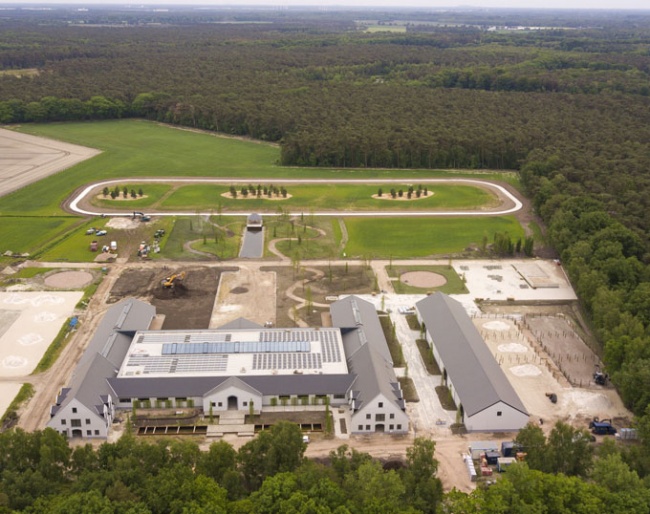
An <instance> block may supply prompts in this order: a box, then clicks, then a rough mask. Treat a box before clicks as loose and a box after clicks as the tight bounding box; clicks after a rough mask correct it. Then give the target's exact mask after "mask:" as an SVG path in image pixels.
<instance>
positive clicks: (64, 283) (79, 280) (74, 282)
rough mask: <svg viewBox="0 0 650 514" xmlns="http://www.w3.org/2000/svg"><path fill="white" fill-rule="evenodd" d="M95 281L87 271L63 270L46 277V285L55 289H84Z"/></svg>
mask: <svg viewBox="0 0 650 514" xmlns="http://www.w3.org/2000/svg"><path fill="white" fill-rule="evenodd" d="M92 281H93V274H92V273H89V272H87V271H62V272H61V273H54V274H53V275H48V276H47V277H45V281H44V282H45V285H46V286H47V287H53V288H55V289H82V288H83V287H85V286H87V285H88V284H90V283H91V282H92Z"/></svg>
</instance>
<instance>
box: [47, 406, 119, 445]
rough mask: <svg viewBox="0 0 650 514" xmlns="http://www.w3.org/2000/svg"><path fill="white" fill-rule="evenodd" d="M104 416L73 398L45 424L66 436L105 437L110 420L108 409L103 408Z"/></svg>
mask: <svg viewBox="0 0 650 514" xmlns="http://www.w3.org/2000/svg"><path fill="white" fill-rule="evenodd" d="M104 412H105V415H107V417H106V418H103V417H101V416H99V415H98V414H97V413H96V412H94V411H92V410H90V409H89V408H88V407H86V406H85V405H84V404H83V403H81V402H80V401H79V400H76V399H73V400H71V401H70V403H68V404H67V405H66V406H65V407H62V408H61V409H59V411H58V412H57V413H56V414H55V415H54V416H53V417H52V419H50V421H49V422H48V424H47V426H48V427H50V428H53V429H54V430H56V431H57V432H59V433H60V434H63V435H65V436H66V437H68V438H73V437H84V438H93V437H98V438H99V437H101V438H104V439H105V438H106V437H107V435H108V427H109V426H110V424H111V422H112V416H111V413H110V409H108V407H106V406H105V408H104Z"/></svg>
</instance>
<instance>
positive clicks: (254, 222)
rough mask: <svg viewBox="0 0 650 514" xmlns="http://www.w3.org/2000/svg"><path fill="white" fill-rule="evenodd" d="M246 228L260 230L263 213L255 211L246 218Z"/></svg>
mask: <svg viewBox="0 0 650 514" xmlns="http://www.w3.org/2000/svg"><path fill="white" fill-rule="evenodd" d="M246 228H247V229H248V230H260V229H261V228H262V215H261V214H257V213H255V212H254V213H252V214H249V215H248V219H247V220H246Z"/></svg>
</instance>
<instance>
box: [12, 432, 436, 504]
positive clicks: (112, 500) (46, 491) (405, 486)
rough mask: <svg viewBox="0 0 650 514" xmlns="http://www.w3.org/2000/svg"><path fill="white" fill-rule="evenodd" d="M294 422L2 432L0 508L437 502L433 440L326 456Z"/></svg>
mask: <svg viewBox="0 0 650 514" xmlns="http://www.w3.org/2000/svg"><path fill="white" fill-rule="evenodd" d="M305 447H306V445H305V444H304V443H303V442H302V434H301V432H300V429H299V427H298V426H297V425H295V424H292V423H285V422H282V423H279V424H277V425H275V426H274V427H273V428H271V429H270V430H268V431H263V432H261V433H260V434H258V435H257V437H256V438H255V439H253V440H251V441H249V442H248V443H246V444H245V445H244V446H242V447H241V448H240V449H239V450H235V449H233V447H232V446H230V445H229V444H228V443H225V442H223V441H220V442H216V443H213V444H211V445H210V448H209V450H208V451H207V452H201V451H200V450H199V448H198V445H197V444H196V443H194V442H192V441H171V440H160V441H157V442H155V443H148V442H145V441H140V440H137V439H135V438H134V436H132V435H130V434H126V435H125V436H123V437H122V438H121V439H120V440H119V441H118V442H117V443H105V444H102V445H101V446H100V447H99V448H98V449H97V450H93V448H92V447H91V446H90V445H86V446H76V447H75V448H74V449H72V448H70V447H69V446H68V443H67V441H66V440H65V439H64V438H63V437H62V436H61V435H60V434H58V433H57V432H55V431H53V430H51V429H46V430H45V431H43V432H34V433H31V434H29V433H25V432H23V431H21V430H15V431H8V432H5V433H2V434H0V450H1V451H0V512H7V513H8V512H31V513H41V512H42V513H48V514H52V513H65V514H74V513H93V514H94V513H98V512H102V513H132V514H136V513H137V514H140V513H142V514H144V513H188V512H192V513H203V512H205V513H226V512H228V513H240V514H243V513H249V512H250V513H253V512H296V513H298V512H302V513H310V512H318V513H328V512H336V513H338V514H344V513H366V512H411V513H416V512H422V513H432V512H436V510H437V508H438V506H439V504H440V502H441V501H442V487H441V484H440V481H439V480H438V479H437V478H436V472H437V461H436V460H435V458H434V450H435V444H434V443H433V442H432V441H430V440H426V439H416V440H415V441H414V443H413V446H412V447H410V448H409V449H408V450H407V455H406V463H405V465H404V466H403V467H401V468H400V469H398V470H390V471H388V470H384V469H383V468H382V466H381V464H380V463H379V462H378V461H375V460H373V459H371V458H370V456H369V455H367V454H363V453H359V452H357V451H355V450H353V449H349V448H348V447H347V446H345V445H344V446H341V447H339V448H338V449H337V450H335V451H332V452H331V453H330V456H329V465H327V466H325V465H322V464H317V463H315V462H311V461H308V460H306V459H305V458H304V451H305Z"/></svg>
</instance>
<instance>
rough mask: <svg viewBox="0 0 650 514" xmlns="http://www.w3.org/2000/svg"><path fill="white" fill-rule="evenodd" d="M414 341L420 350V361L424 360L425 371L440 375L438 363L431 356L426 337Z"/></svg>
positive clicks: (431, 352)
mask: <svg viewBox="0 0 650 514" xmlns="http://www.w3.org/2000/svg"><path fill="white" fill-rule="evenodd" d="M415 343H416V344H417V346H418V350H420V356H421V357H422V362H424V367H425V368H427V372H428V373H429V374H430V375H442V373H441V372H440V368H439V367H438V363H437V362H436V360H435V359H434V358H433V351H432V350H431V347H430V346H429V343H427V341H426V339H416V340H415Z"/></svg>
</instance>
